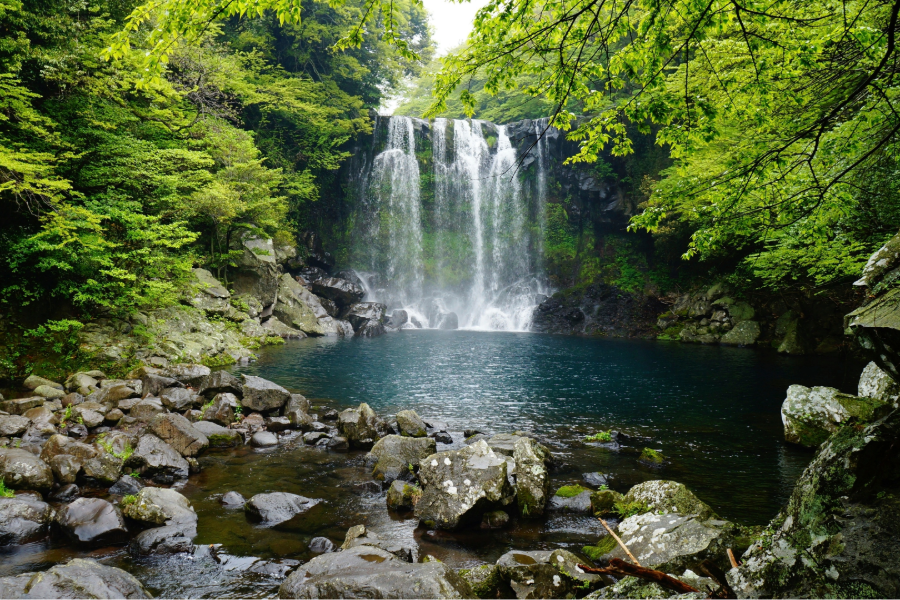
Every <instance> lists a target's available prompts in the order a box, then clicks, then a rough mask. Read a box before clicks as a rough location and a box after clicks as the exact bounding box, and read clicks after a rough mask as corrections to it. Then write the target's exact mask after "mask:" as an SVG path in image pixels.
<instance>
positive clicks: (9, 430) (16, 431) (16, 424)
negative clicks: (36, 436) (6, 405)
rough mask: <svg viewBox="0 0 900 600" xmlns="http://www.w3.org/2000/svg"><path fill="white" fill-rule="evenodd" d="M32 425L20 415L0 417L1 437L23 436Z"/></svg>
mask: <svg viewBox="0 0 900 600" xmlns="http://www.w3.org/2000/svg"><path fill="white" fill-rule="evenodd" d="M29 425H31V421H30V420H29V419H27V418H25V417H22V416H19V415H0V437H15V436H19V435H22V434H23V433H25V431H26V430H27V429H28V426H29Z"/></svg>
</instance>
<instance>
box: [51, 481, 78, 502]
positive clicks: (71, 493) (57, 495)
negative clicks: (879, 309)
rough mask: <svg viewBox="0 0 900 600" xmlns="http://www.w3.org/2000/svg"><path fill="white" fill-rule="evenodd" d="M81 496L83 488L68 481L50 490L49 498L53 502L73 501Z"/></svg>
mask: <svg viewBox="0 0 900 600" xmlns="http://www.w3.org/2000/svg"><path fill="white" fill-rule="evenodd" d="M79 496H81V489H80V488H79V487H78V486H77V485H75V484H74V483H67V484H65V485H63V486H60V487H59V489H56V490H54V491H52V492H50V495H49V496H48V498H49V499H50V500H52V501H53V502H63V503H64V502H71V501H73V500H75V499H76V498H78V497H79Z"/></svg>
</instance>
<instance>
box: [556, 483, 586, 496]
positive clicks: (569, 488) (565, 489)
mask: <svg viewBox="0 0 900 600" xmlns="http://www.w3.org/2000/svg"><path fill="white" fill-rule="evenodd" d="M589 491H591V490H589V489H587V488H583V487H581V486H580V485H578V484H575V485H564V486H562V487H561V488H559V489H558V490H556V494H555V495H556V496H559V497H560V498H574V497H575V496H577V495H578V494H581V493H582V492H589Z"/></svg>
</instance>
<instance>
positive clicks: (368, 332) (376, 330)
mask: <svg viewBox="0 0 900 600" xmlns="http://www.w3.org/2000/svg"><path fill="white" fill-rule="evenodd" d="M385 331H386V330H385V328H384V324H382V323H381V321H374V320H373V321H366V322H365V323H363V324H362V325H360V327H359V329H357V330H356V335H357V337H378V336H379V335H383V334H384V333H385Z"/></svg>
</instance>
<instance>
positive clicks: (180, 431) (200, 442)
mask: <svg viewBox="0 0 900 600" xmlns="http://www.w3.org/2000/svg"><path fill="white" fill-rule="evenodd" d="M150 430H151V431H152V432H153V433H155V434H156V435H157V437H159V439H161V440H163V441H165V442H166V443H168V444H169V445H170V446H171V447H172V448H174V449H175V451H176V452H178V453H179V454H181V455H182V456H185V457H187V456H198V455H199V454H201V453H202V452H203V451H204V450H206V448H207V447H208V446H209V440H208V439H206V436H205V435H203V434H202V433H201V432H200V430H198V429H197V428H196V427H194V426H193V425H191V422H190V421H188V420H187V419H185V418H184V417H182V416H181V415H176V414H166V415H157V416H156V417H154V419H153V421H151V422H150Z"/></svg>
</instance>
